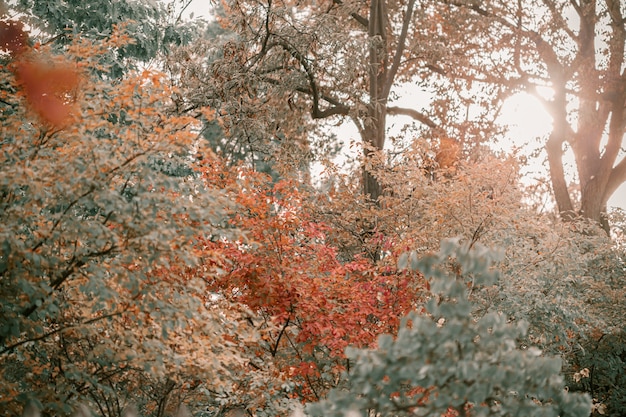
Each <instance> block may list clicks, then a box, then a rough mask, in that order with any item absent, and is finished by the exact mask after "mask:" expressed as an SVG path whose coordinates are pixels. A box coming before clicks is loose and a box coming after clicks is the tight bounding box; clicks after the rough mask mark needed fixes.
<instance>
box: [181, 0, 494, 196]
mask: <svg viewBox="0 0 626 417" xmlns="http://www.w3.org/2000/svg"><path fill="white" fill-rule="evenodd" d="M225 7H226V9H225V14H226V16H225V17H224V18H221V19H220V22H221V23H222V24H223V25H225V26H226V27H228V28H230V30H232V31H233V32H235V33H237V37H236V38H234V39H232V40H230V41H229V42H227V43H226V45H225V46H224V48H223V56H221V57H220V58H221V59H219V60H218V61H216V62H215V63H214V64H213V65H211V66H210V67H209V69H206V70H204V71H196V75H195V77H196V81H195V82H194V81H189V82H191V85H193V86H198V87H204V98H203V97H202V96H198V98H197V100H200V102H202V100H207V99H210V98H218V99H219V101H220V102H221V104H220V108H219V112H218V113H219V115H220V118H221V120H223V123H224V124H225V125H226V126H228V127H229V128H231V127H232V128H233V129H241V128H242V127H241V126H246V129H247V130H249V131H251V132H254V133H255V134H256V135H261V132H265V134H266V135H267V136H269V137H272V136H274V135H279V136H281V137H284V140H283V141H292V142H293V141H294V140H297V139H299V138H300V137H301V136H302V132H301V130H299V128H301V127H302V126H307V127H309V126H310V124H309V123H308V121H311V119H313V120H319V119H324V120H329V121H331V122H332V123H335V122H337V121H343V120H351V121H352V122H353V123H354V125H355V126H356V127H357V129H358V131H359V134H360V137H361V142H362V146H363V151H364V153H365V157H366V158H365V159H366V160H367V159H369V156H370V155H371V154H372V153H373V152H377V151H380V150H382V149H383V148H384V146H385V143H386V140H387V139H388V138H387V136H388V133H387V129H386V128H387V116H388V115H404V116H409V117H411V118H413V119H414V120H416V121H417V122H418V124H419V125H420V127H418V129H421V128H422V127H425V128H426V131H427V132H428V131H430V132H429V133H425V134H427V135H428V136H429V137H434V138H435V139H437V140H438V139H443V140H445V139H446V138H449V137H455V138H456V136H455V135H454V134H453V133H454V132H456V131H457V130H458V129H462V126H465V125H467V122H468V121H469V119H468V118H471V119H475V120H477V121H478V120H488V118H484V117H479V114H480V113H481V111H479V110H475V111H474V110H473V111H472V114H471V115H467V116H466V110H467V106H466V104H467V103H465V104H464V103H463V102H462V101H461V100H460V99H454V100H453V99H448V97H447V96H446V99H444V97H443V96H441V97H437V99H436V100H434V101H433V102H432V103H419V102H417V103H416V102H414V103H411V107H410V108H404V107H400V106H397V105H393V104H394V103H393V102H394V99H395V98H396V93H397V91H396V90H397V89H398V88H399V86H401V84H402V83H406V82H418V83H420V86H421V87H422V88H423V89H424V90H426V89H434V88H437V90H438V91H441V92H443V91H448V90H449V85H448V86H444V85H443V84H442V83H441V80H439V83H440V85H438V86H436V87H435V85H434V84H433V85H432V86H430V87H429V86H426V85H425V83H422V77H427V76H429V75H432V74H435V76H436V77H440V76H439V75H438V74H436V73H433V71H432V70H431V69H430V68H428V66H427V65H426V63H428V62H430V61H428V59H431V60H436V59H437V58H436V57H439V56H441V55H442V53H443V52H444V49H443V48H442V46H441V45H439V46H438V47H437V46H433V44H432V41H431V40H430V39H431V38H432V34H431V33H430V32H431V31H432V30H431V29H432V28H433V27H434V26H432V25H431V26H432V27H431V26H425V25H424V24H423V22H428V21H429V19H430V17H431V15H432V13H431V11H430V10H429V9H428V8H427V7H424V6H422V5H420V4H419V3H417V2H414V1H409V2H387V1H378V0H374V1H372V2H362V3H352V2H350V3H344V2H342V1H329V2H325V3H323V4H317V3H316V4H312V3H306V2H297V3H293V2H284V1H278V2H276V1H270V2H257V1H251V2H236V3H226V6H225ZM194 91H196V92H198V91H199V90H198V88H196V89H194ZM429 91H430V90H429ZM450 97H452V96H451V95H450ZM431 104H432V106H431ZM422 107H428V110H424V109H423V108H422ZM479 107H480V106H478V107H477V109H478V108H479ZM487 125H488V123H486V122H485V123H484V125H483V126H482V134H483V135H484V136H487V131H488V130H490V127H487ZM421 130H422V132H423V133H424V131H423V129H421ZM465 130H468V129H467V128H465ZM480 130H481V129H478V128H476V129H475V132H478V131H480ZM295 132H298V134H295ZM445 132H448V133H445ZM305 133H306V132H305ZM309 133H310V132H309ZM248 136H250V134H248ZM311 137H315V135H314V134H309V135H308V137H307V136H306V135H305V136H304V140H309V139H310V138H311ZM369 165H370V164H369V162H367V161H366V162H364V164H363V168H364V170H363V181H362V187H363V188H362V189H363V191H364V193H365V195H369V196H370V198H371V199H372V200H374V201H375V200H377V199H378V197H379V196H380V195H381V191H382V189H381V185H380V183H379V182H378V181H377V179H376V178H375V177H374V176H373V175H372V173H371V172H370V171H371V169H370V168H371V167H370V166H369Z"/></svg>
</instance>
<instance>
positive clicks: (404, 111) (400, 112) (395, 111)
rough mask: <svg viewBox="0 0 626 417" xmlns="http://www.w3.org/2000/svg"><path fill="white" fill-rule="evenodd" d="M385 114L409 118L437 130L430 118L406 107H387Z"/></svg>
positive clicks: (435, 124)
mask: <svg viewBox="0 0 626 417" xmlns="http://www.w3.org/2000/svg"><path fill="white" fill-rule="evenodd" d="M387 114H389V115H393V116H409V117H412V118H413V119H415V120H417V121H418V122H420V123H423V124H425V125H426V126H428V127H430V128H432V129H437V128H439V126H438V125H437V123H435V122H434V121H433V120H432V119H431V118H430V117H428V116H427V115H425V114H424V113H421V112H419V111H417V110H415V109H409V108H406V107H387Z"/></svg>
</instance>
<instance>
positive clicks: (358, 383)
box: [307, 241, 590, 417]
mask: <svg viewBox="0 0 626 417" xmlns="http://www.w3.org/2000/svg"><path fill="white" fill-rule="evenodd" d="M492 256H493V254H492V253H490V252H488V251H486V250H485V249H482V248H476V249H474V250H473V251H470V250H469V247H468V245H464V246H460V245H458V243H456V242H454V241H446V242H444V243H443V244H442V247H441V251H440V252H439V253H438V254H437V255H434V256H429V257H425V258H423V259H421V260H418V258H417V256H416V254H415V253H414V252H413V253H411V254H410V255H409V254H406V255H405V256H403V257H402V258H401V259H400V260H399V263H400V264H401V266H410V267H411V268H418V269H420V270H421V271H422V272H423V273H424V274H425V276H426V277H428V279H429V280H430V283H431V290H432V292H433V297H432V298H431V299H430V301H429V302H428V303H427V306H426V310H427V315H423V314H417V313H411V314H409V315H408V316H407V317H405V318H404V319H403V323H402V325H401V327H400V330H399V331H398V334H397V336H395V337H394V336H392V335H384V336H381V337H379V340H378V346H377V348H376V349H371V350H367V349H350V350H349V352H348V357H349V358H351V359H352V360H353V361H354V367H353V368H352V370H351V372H350V373H349V375H348V378H349V388H348V389H347V390H333V391H331V392H330V393H329V395H328V399H327V400H325V401H321V402H319V403H317V404H312V405H310V406H309V407H308V408H307V412H308V413H309V414H310V415H312V416H328V415H336V416H340V415H345V413H346V412H348V411H349V410H354V411H355V412H356V413H358V414H359V415H363V414H365V415H367V414H368V413H375V414H376V415H420V416H440V415H442V414H444V413H451V414H452V415H484V416H487V415H502V416H504V415H507V416H518V415H519V416H526V415H546V416H555V417H556V416H581V417H582V416H587V415H589V412H590V401H589V399H588V397H587V396H586V395H581V394H572V393H568V392H567V391H566V390H565V386H564V380H563V378H562V376H560V375H559V372H560V368H561V361H560V360H559V359H558V358H554V357H549V356H541V352H540V351H538V350H536V349H533V348H530V349H520V348H518V347H517V339H518V338H519V337H520V336H523V335H524V334H525V332H526V328H527V325H526V324H524V323H523V322H518V323H509V322H508V320H507V317H506V316H504V315H503V314H498V313H490V314H487V315H485V316H483V317H481V318H480V319H478V320H475V319H474V318H473V316H472V314H471V310H472V304H471V302H470V300H469V299H468V296H467V290H468V283H469V282H471V284H472V286H476V287H482V286H491V285H493V284H494V283H495V281H496V279H497V275H496V274H494V273H493V272H492V271H491V270H490V262H491V260H492ZM449 262H454V263H455V265H457V266H458V268H459V270H462V271H463V275H455V274H450V273H448V272H446V269H445V268H443V269H442V268H441V267H442V266H444V265H446V264H448V263H449Z"/></svg>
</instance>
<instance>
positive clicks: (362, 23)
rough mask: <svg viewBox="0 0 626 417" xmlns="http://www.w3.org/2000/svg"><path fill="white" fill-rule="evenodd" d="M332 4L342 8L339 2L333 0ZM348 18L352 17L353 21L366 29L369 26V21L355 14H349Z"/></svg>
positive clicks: (338, 0)
mask: <svg viewBox="0 0 626 417" xmlns="http://www.w3.org/2000/svg"><path fill="white" fill-rule="evenodd" d="M333 3H335V4H336V5H338V6H343V1H341V0H333ZM350 17H352V18H353V19H354V20H356V21H357V22H358V23H359V24H360V25H361V26H363V27H365V28H367V27H368V26H369V20H367V18H365V17H363V16H361V15H359V14H357V13H354V12H352V13H350Z"/></svg>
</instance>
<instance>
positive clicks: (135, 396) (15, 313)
mask: <svg viewBox="0 0 626 417" xmlns="http://www.w3.org/2000/svg"><path fill="white" fill-rule="evenodd" d="M126 41H127V40H126V38H125V36H124V35H123V34H119V33H115V34H114V35H112V36H111V38H110V39H109V40H107V41H106V42H102V43H99V44H96V45H93V44H92V43H91V42H90V41H87V40H80V39H79V40H76V41H75V42H74V43H72V44H71V45H70V46H69V47H68V49H67V53H66V54H65V55H64V56H63V57H62V58H61V57H58V56H55V55H54V54H53V53H52V52H51V51H50V50H49V48H47V47H41V48H39V49H34V50H32V51H30V52H28V53H25V54H23V55H21V56H20V57H19V58H16V60H15V61H14V63H13V64H11V66H9V67H4V68H2V73H1V77H2V85H3V86H4V87H3V88H4V89H3V106H4V107H3V117H2V119H1V123H2V131H3V132H5V133H4V135H3V138H2V145H1V148H2V152H1V154H0V165H1V167H2V168H1V170H2V173H3V174H2V177H1V179H0V195H1V196H2V199H1V204H2V206H1V209H0V224H2V227H1V228H0V248H1V249H0V298H1V300H2V303H1V307H0V308H1V311H2V313H1V314H0V363H1V366H0V369H1V370H0V379H1V381H2V383H0V387H1V388H0V390H1V393H0V409H2V415H15V414H16V413H17V410H18V409H19V403H20V402H22V403H23V402H24V401H25V400H26V399H27V398H28V397H30V396H32V397H34V398H35V399H37V401H39V402H40V403H42V404H43V405H44V406H45V408H46V410H48V411H52V412H54V413H56V414H58V415H64V414H66V413H67V412H68V410H69V408H70V407H71V406H72V405H73V404H76V402H78V401H86V402H87V403H88V404H93V405H94V407H95V408H97V409H98V410H99V412H100V413H101V414H102V415H107V416H118V415H119V413H120V412H121V409H122V408H123V407H124V405H125V403H128V402H135V403H139V405H140V406H142V407H143V410H144V411H146V414H152V415H162V413H164V412H165V411H166V410H167V407H172V406H176V404H174V405H172V404H171V403H168V400H169V399H170V397H172V395H171V393H172V392H174V391H178V392H179V393H181V395H182V394H185V393H186V394H185V395H187V396H189V395H190V393H191V394H194V392H193V390H194V387H197V386H198V385H199V384H198V383H194V382H193V381H197V380H209V379H210V380H211V381H212V382H213V383H215V384H219V381H221V380H222V379H223V378H225V376H226V375H228V374H229V372H230V371H229V367H237V366H241V364H242V363H244V362H245V361H244V359H243V357H242V355H244V354H245V351H244V349H243V347H242V346H239V345H238V344H236V343H232V344H225V343H220V344H215V343H214V340H215V339H216V338H217V339H220V338H227V337H229V336H228V335H236V337H238V338H241V340H249V338H252V339H253V338H254V337H255V336H254V335H255V334H256V331H255V330H254V329H252V328H250V327H247V325H246V322H245V317H246V316H249V313H245V315H244V311H242V310H241V309H240V308H239V307H238V306H233V305H230V304H229V303H227V302H225V301H223V300H216V299H213V298H212V297H211V295H210V293H209V292H208V291H207V286H206V283H205V282H204V281H203V280H201V279H199V278H198V277H193V276H189V275H187V274H186V271H187V268H188V267H191V266H195V265H197V261H198V255H199V254H198V253H197V252H196V251H195V250H194V245H193V242H194V241H195V240H196V237H197V236H198V235H199V234H200V235H202V234H204V233H212V232H213V231H214V230H215V229H216V228H218V227H219V224H220V222H221V220H222V216H223V215H222V214H221V212H222V210H223V209H224V207H226V206H227V201H226V200H224V199H223V198H222V197H220V195H219V194H217V193H216V192H214V191H212V190H211V189H209V188H208V187H206V188H205V187H203V186H202V184H199V183H197V182H196V181H195V180H194V179H193V178H192V177H186V178H184V177H173V176H171V175H168V173H164V172H162V171H161V170H159V169H156V167H155V164H153V163H151V158H154V159H157V160H162V161H168V160H170V159H172V158H174V157H177V158H179V159H181V158H182V159H184V158H185V155H189V152H190V151H191V145H192V144H193V140H194V138H195V137H196V133H195V132H194V131H193V129H194V126H196V122H195V121H194V120H193V119H190V118H187V117H177V116H172V115H171V112H170V110H169V109H168V104H170V103H171V102H170V97H171V95H172V94H173V92H172V91H170V90H169V89H168V88H167V86H166V85H165V83H164V82H163V78H162V75H161V74H159V73H155V72H150V71H143V72H136V73H130V74H129V75H128V76H127V77H125V78H124V79H123V80H121V81H119V82H112V81H106V80H103V79H102V78H94V77H91V76H90V75H89V74H90V73H91V71H90V70H91V69H93V68H94V67H97V68H99V69H101V70H103V69H104V68H102V67H101V66H100V65H101V63H100V60H99V56H100V54H101V53H103V52H104V51H108V50H109V49H110V48H115V47H117V46H120V45H121V44H124V43H125V42H126ZM38 63H39V64H40V63H45V65H48V67H43V69H42V68H38V69H37V71H45V72H40V73H39V74H35V75H33V76H32V77H31V78H28V77H24V73H23V68H30V67H29V66H34V65H36V64H38ZM16 68H17V70H16ZM47 68H50V70H48V69H47ZM62 68H71V70H72V71H71V72H63V71H61V69H62ZM20 71H22V72H20ZM15 73H17V74H21V75H22V77H21V79H20V80H18V79H17V78H16V76H15ZM43 74H45V75H46V77H47V78H42V76H43ZM57 75H63V76H64V77H68V79H67V80H68V81H66V79H65V78H64V79H63V82H59V80H58V79H56V78H54V77H56V76H57ZM74 76H76V78H73V77H74ZM20 82H21V83H20ZM33 83H34V84H35V85H36V86H37V87H35V86H33ZM39 86H41V88H40V87H39ZM33 89H34V90H33ZM33 91H34V92H33ZM49 94H51V95H53V97H49ZM46 97H47V98H50V99H55V100H57V101H54V102H53V104H50V103H48V104H45V103H44V104H45V105H40V104H42V101H41V100H42V99H43V98H46ZM59 106H60V108H61V109H62V110H64V115H63V117H62V118H60V119H52V118H50V117H49V115H50V113H53V114H54V113H55V111H56V110H58V109H59ZM7 109H8V110H7ZM199 191H202V192H199ZM171 265H175V266H176V267H175V268H170V266H171ZM230 337H234V336H230ZM243 343H244V342H243V341H242V342H241V344H243ZM160 385H161V388H159V386H160Z"/></svg>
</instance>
